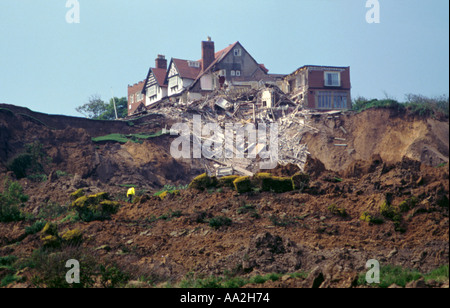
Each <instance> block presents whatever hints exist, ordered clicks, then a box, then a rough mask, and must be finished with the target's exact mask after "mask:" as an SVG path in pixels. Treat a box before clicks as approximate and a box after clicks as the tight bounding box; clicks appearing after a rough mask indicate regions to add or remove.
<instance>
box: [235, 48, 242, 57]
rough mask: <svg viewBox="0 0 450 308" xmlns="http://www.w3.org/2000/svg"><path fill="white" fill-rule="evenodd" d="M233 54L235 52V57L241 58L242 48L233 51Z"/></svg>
mask: <svg viewBox="0 0 450 308" xmlns="http://www.w3.org/2000/svg"><path fill="white" fill-rule="evenodd" d="M233 52H234V56H235V57H240V56H241V54H242V52H241V49H240V48H236V49H235V50H233Z"/></svg>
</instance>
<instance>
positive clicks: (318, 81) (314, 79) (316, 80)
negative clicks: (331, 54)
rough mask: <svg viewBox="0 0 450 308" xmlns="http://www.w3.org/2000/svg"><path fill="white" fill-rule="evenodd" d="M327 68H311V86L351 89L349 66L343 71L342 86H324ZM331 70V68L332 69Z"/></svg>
mask: <svg viewBox="0 0 450 308" xmlns="http://www.w3.org/2000/svg"><path fill="white" fill-rule="evenodd" d="M326 71H327V70H311V71H310V72H309V76H308V81H309V82H308V83H309V87H310V88H327V89H328V88H330V89H331V88H341V89H346V90H350V88H351V84H350V68H349V67H347V68H346V69H345V70H344V71H342V72H341V86H340V87H324V85H325V78H324V76H325V72H326ZM330 71H331V70H330Z"/></svg>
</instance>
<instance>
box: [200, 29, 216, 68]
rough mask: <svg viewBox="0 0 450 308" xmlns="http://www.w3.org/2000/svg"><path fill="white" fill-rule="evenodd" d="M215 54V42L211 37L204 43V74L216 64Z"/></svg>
mask: <svg viewBox="0 0 450 308" xmlns="http://www.w3.org/2000/svg"><path fill="white" fill-rule="evenodd" d="M214 53H215V51H214V42H213V41H211V37H209V36H208V40H207V41H203V42H202V72H204V71H205V70H206V69H207V68H208V67H209V66H210V65H211V63H213V62H214V60H215V57H214Z"/></svg>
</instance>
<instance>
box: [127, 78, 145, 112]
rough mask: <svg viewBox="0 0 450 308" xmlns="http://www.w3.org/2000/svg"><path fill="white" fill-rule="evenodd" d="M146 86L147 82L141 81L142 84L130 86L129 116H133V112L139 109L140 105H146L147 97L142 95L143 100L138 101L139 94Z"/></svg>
mask: <svg viewBox="0 0 450 308" xmlns="http://www.w3.org/2000/svg"><path fill="white" fill-rule="evenodd" d="M144 84H145V81H141V82H138V83H135V84H134V85H128V115H131V114H133V112H134V111H135V110H136V109H137V108H138V107H139V105H140V104H142V103H144V105H145V96H144V95H142V99H141V100H139V101H136V99H137V96H136V94H139V93H141V92H142V89H143V88H144ZM132 96H133V97H134V103H131V101H132ZM130 107H131V108H130Z"/></svg>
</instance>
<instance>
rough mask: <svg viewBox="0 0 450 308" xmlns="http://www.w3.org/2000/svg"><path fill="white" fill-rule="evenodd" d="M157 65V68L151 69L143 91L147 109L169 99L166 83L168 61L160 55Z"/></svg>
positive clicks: (156, 61)
mask: <svg viewBox="0 0 450 308" xmlns="http://www.w3.org/2000/svg"><path fill="white" fill-rule="evenodd" d="M155 64H156V65H155V66H156V67H155V68H150V69H149V71H148V74H147V78H146V79H145V84H144V87H143V89H142V93H143V94H144V96H145V106H147V107H148V106H151V105H153V104H155V103H157V102H159V101H161V100H162V99H163V98H165V97H167V84H165V83H164V80H165V78H166V74H167V60H166V58H165V57H164V56H163V55H158V57H157V58H156V60H155Z"/></svg>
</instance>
